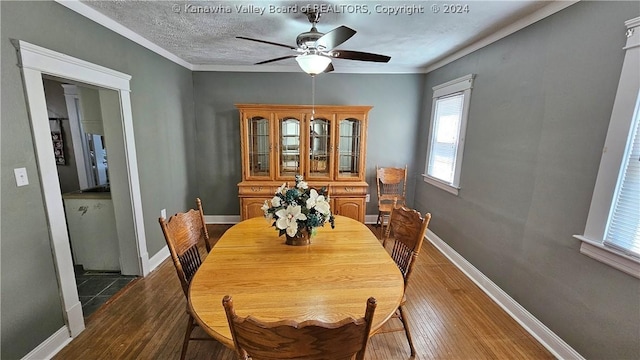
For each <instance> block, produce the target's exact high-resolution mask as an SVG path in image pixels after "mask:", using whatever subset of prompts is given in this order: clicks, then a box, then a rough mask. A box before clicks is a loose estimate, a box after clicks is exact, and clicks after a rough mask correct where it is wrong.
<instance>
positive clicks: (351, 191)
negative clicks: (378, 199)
mask: <svg viewBox="0 0 640 360" xmlns="http://www.w3.org/2000/svg"><path fill="white" fill-rule="evenodd" d="M368 189H369V187H368V186H355V185H353V186H352V185H331V191H330V195H331V196H354V195H355V196H358V195H361V196H366V195H367V190H368Z"/></svg>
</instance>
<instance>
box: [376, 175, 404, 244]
mask: <svg viewBox="0 0 640 360" xmlns="http://www.w3.org/2000/svg"><path fill="white" fill-rule="evenodd" d="M407 169H408V168H407V166H406V165H405V167H404V168H397V167H378V166H377V165H376V187H377V190H378V219H377V220H376V226H378V225H380V227H381V228H380V234H382V235H384V234H385V217H387V216H389V214H391V209H392V208H393V204H394V201H395V202H396V203H397V204H399V205H405V198H406V192H407Z"/></svg>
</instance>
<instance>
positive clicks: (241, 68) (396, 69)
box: [191, 64, 426, 74]
mask: <svg viewBox="0 0 640 360" xmlns="http://www.w3.org/2000/svg"><path fill="white" fill-rule="evenodd" d="M191 70H193V71H225V72H264V73H273V72H280V73H299V72H301V70H300V67H298V65H296V64H293V65H204V64H203V65H192V69H191ZM419 73H426V71H425V69H424V68H417V67H402V66H388V65H387V66H384V68H381V67H377V66H366V65H364V66H358V67H346V68H341V67H340V66H336V67H335V70H334V71H332V72H331V74H419Z"/></svg>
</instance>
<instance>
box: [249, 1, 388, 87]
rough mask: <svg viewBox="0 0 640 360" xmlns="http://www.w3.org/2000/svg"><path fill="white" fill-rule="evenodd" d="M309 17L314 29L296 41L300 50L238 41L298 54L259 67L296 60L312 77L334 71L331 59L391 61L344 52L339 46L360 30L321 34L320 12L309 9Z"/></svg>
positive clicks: (267, 61)
mask: <svg viewBox="0 0 640 360" xmlns="http://www.w3.org/2000/svg"><path fill="white" fill-rule="evenodd" d="M305 14H306V15H307V18H308V19H309V22H310V23H311V30H309V31H307V32H303V33H301V34H300V35H298V37H297V38H296V45H297V47H293V46H289V45H285V44H279V43H275V42H271V41H266V40H259V39H252V38H248V37H245V36H236V38H238V39H244V40H250V41H255V42H259V43H264V44H270V45H275V46H280V47H286V48H288V49H291V50H294V51H296V52H297V53H298V54H297V55H287V56H281V57H278V58H275V59H270V60H265V61H260V62H258V63H256V64H255V65H260V64H266V63H270V62H274V61H280V60H285V59H290V58H295V59H296V61H297V62H298V65H300V67H301V68H302V70H304V72H306V73H307V74H309V75H312V76H313V75H317V74H320V73H323V72H330V71H333V64H332V63H331V59H334V58H335V59H346V60H360V61H373V62H383V63H386V62H389V60H390V59H391V57H389V56H385V55H379V54H372V53H367V52H361V51H352V50H340V49H336V47H337V46H339V45H340V44H342V43H344V42H345V41H347V40H349V39H350V38H351V37H352V36H353V35H355V33H356V31H355V30H353V29H351V28H349V27H347V26H344V25H342V26H338V27H337V28H335V29H333V30H331V31H329V32H328V33H321V32H319V31H318V29H316V25H317V24H318V21H319V20H320V12H317V11H313V10H309V11H306V12H305Z"/></svg>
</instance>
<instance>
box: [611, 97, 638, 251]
mask: <svg viewBox="0 0 640 360" xmlns="http://www.w3.org/2000/svg"><path fill="white" fill-rule="evenodd" d="M639 107H640V93H639V94H638V98H637V100H636V108H635V111H634V120H633V121H632V126H631V129H630V132H629V140H628V142H627V149H626V152H625V156H624V159H623V164H622V167H621V169H622V171H621V172H620V180H619V184H618V188H617V191H616V195H615V199H614V206H613V207H612V211H611V216H610V220H609V225H608V228H607V232H606V236H605V241H604V244H605V245H607V246H611V247H614V248H616V249H618V250H621V251H623V252H625V253H626V254H628V255H631V256H635V257H638V258H640V134H638V133H639V132H640V130H639V128H640V115H639V114H638V112H639V109H638V108H639Z"/></svg>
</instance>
